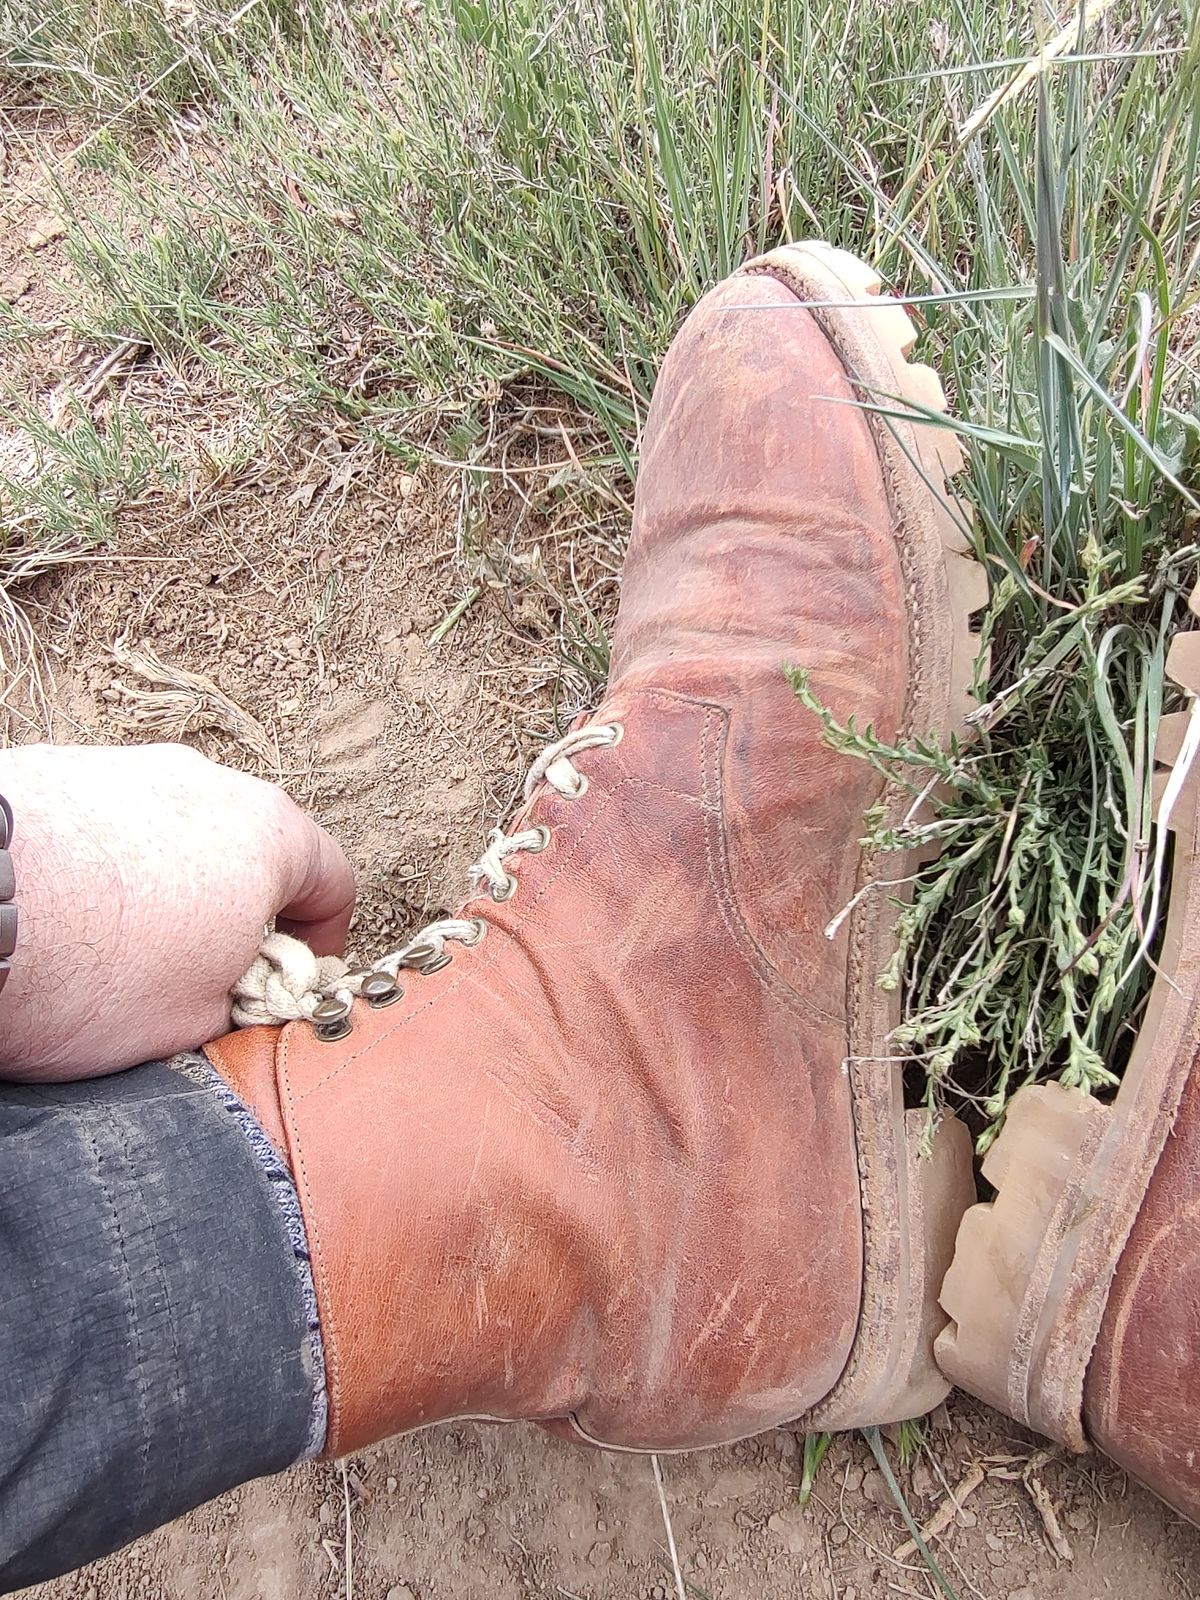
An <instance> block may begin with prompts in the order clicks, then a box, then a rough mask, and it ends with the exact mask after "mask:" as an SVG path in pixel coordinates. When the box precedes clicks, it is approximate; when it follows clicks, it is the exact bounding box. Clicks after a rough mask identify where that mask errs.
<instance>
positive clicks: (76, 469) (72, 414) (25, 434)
mask: <svg viewBox="0 0 1200 1600" xmlns="http://www.w3.org/2000/svg"><path fill="white" fill-rule="evenodd" d="M5 414H6V419H7V420H8V422H9V423H10V425H15V426H14V427H13V431H12V432H11V433H10V434H9V435H8V438H7V441H6V444H7V448H6V450H5V454H4V468H5V470H4V473H3V476H2V477H0V579H3V581H4V582H5V583H11V582H14V581H17V580H20V579H28V578H30V577H33V576H36V575H37V574H38V573H39V572H43V571H45V570H47V569H48V568H49V567H51V566H53V565H55V564H56V563H57V562H60V561H61V560H63V559H64V558H66V559H69V558H70V557H71V556H73V555H75V554H77V553H80V552H81V551H86V550H87V549H88V548H89V547H91V546H95V545H99V544H103V543H106V542H108V541H110V540H111V538H112V535H113V530H114V526H115V522H116V519H117V517H118V516H119V515H120V514H121V513H122V512H123V511H128V510H129V509H130V508H131V507H132V506H133V505H134V504H135V503H136V501H137V500H138V499H139V498H140V497H141V496H142V495H143V494H145V493H146V492H147V491H149V490H151V489H158V488H161V487H162V486H163V485H165V484H169V483H172V482H174V481H176V480H177V477H178V467H177V463H176V462H175V461H174V459H173V458H172V456H171V455H170V453H169V452H168V451H167V450H166V449H165V448H164V447H163V446H162V445H160V444H159V443H158V442H157V441H156V440H155V439H154V437H153V435H152V434H151V432H150V430H149V428H148V427H147V426H146V423H145V421H144V420H143V418H142V417H141V415H140V414H139V413H138V412H137V411H136V410H135V409H134V408H132V407H130V406H114V407H112V408H111V410H110V412H109V415H108V417H107V420H106V421H105V423H104V424H103V425H102V426H101V425H98V424H97V423H96V421H95V420H94V419H93V418H92V417H91V416H90V415H89V414H88V413H87V412H86V411H85V410H84V409H83V408H82V407H81V406H79V405H78V404H70V405H67V406H66V407H64V409H63V410H62V411H61V412H60V413H59V414H57V415H56V417H55V419H54V421H53V422H49V421H47V420H46V418H45V417H44V416H43V415H42V413H41V412H40V411H39V410H38V409H37V407H35V406H33V405H31V404H30V403H29V402H28V401H24V400H21V399H19V398H18V397H16V396H12V395H10V396H8V397H7V399H6V402H5Z"/></svg>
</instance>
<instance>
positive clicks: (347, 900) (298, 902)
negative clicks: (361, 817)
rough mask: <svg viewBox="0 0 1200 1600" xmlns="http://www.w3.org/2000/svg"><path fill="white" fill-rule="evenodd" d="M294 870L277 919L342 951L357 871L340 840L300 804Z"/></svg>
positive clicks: (329, 951)
mask: <svg viewBox="0 0 1200 1600" xmlns="http://www.w3.org/2000/svg"><path fill="white" fill-rule="evenodd" d="M295 817H296V819H297V822H296V840H295V846H294V851H293V859H292V862H291V867H292V871H291V873H290V876H289V879H288V880H287V881H286V884H285V889H284V896H285V900H284V904H283V905H282V906H280V907H279V908H278V911H277V913H276V919H275V920H276V924H277V926H278V927H279V928H280V929H281V930H282V931H283V932H284V933H291V934H294V935H295V936H296V938H297V939H303V940H304V942H305V944H307V945H308V946H309V947H310V948H311V949H312V951H313V953H314V954H315V955H319V956H340V955H342V954H343V952H344V951H345V948H346V934H347V932H348V931H349V928H350V916H351V913H352V912H353V910H354V873H353V871H352V869H351V866H350V863H349V861H347V859H346V856H345V852H344V851H343V850H342V847H341V845H340V844H338V842H337V840H336V839H334V838H333V837H332V836H331V835H330V834H328V833H326V832H325V830H324V828H321V827H318V826H317V824H316V823H315V822H314V821H313V820H312V818H311V817H307V816H305V814H304V813H303V812H302V811H301V810H300V809H299V808H298V807H297V808H296V811H295Z"/></svg>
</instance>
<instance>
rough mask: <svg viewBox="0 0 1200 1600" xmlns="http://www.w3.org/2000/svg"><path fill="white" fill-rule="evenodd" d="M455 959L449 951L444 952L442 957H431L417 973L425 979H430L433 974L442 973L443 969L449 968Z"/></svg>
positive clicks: (422, 964)
mask: <svg viewBox="0 0 1200 1600" xmlns="http://www.w3.org/2000/svg"><path fill="white" fill-rule="evenodd" d="M453 959H454V957H453V956H452V955H451V954H450V952H449V950H443V951H442V952H441V954H440V955H436V956H431V957H430V959H429V960H428V961H424V962H422V963H421V965H420V966H419V967H418V968H417V971H418V972H419V973H420V974H421V976H422V977H423V978H428V977H431V976H432V974H433V973H435V972H440V971H441V970H442V968H443V967H448V966H449V965H450V963H451V961H453Z"/></svg>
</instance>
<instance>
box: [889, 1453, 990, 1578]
mask: <svg viewBox="0 0 1200 1600" xmlns="http://www.w3.org/2000/svg"><path fill="white" fill-rule="evenodd" d="M986 1477H987V1472H986V1470H985V1468H984V1467H983V1465H982V1464H981V1463H980V1462H978V1461H977V1462H975V1464H974V1465H973V1466H972V1467H971V1468H970V1470H969V1471H968V1472H966V1473H965V1474H964V1475H963V1477H962V1478H961V1479H960V1480H959V1482H958V1483H956V1484H955V1486H954V1488H953V1489H951V1491H950V1493H949V1494H948V1495H947V1496H946V1498H945V1499H944V1500H943V1501H942V1503H941V1505H940V1506H938V1508H937V1510H936V1511H935V1512H934V1513H933V1515H932V1516H931V1517H930V1519H929V1521H928V1522H926V1523H925V1524H924V1525H923V1527H922V1528H921V1537H922V1538H923V1539H924V1540H925V1542H926V1544H929V1543H930V1542H931V1541H932V1540H934V1539H936V1538H937V1536H938V1534H939V1533H944V1532H945V1530H946V1529H947V1528H948V1527H949V1526H950V1524H951V1523H952V1522H953V1521H954V1519H955V1517H957V1515H958V1513H959V1512H960V1511H961V1510H962V1508H963V1505H964V1504H965V1502H966V1500H967V1499H968V1498H969V1496H971V1495H973V1494H974V1493H975V1491H976V1489H978V1488H979V1485H980V1484H981V1483H982V1482H983V1480H984V1479H985V1478H986ZM916 1553H917V1542H916V1540H915V1539H906V1540H905V1542H904V1543H903V1544H902V1545H898V1546H897V1548H896V1549H895V1550H893V1551H892V1560H893V1561H910V1560H911V1559H912V1557H913V1556H915V1555H916Z"/></svg>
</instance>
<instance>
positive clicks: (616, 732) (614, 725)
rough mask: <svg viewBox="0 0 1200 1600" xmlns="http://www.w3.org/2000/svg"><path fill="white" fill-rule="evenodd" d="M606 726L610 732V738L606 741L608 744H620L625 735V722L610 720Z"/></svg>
mask: <svg viewBox="0 0 1200 1600" xmlns="http://www.w3.org/2000/svg"><path fill="white" fill-rule="evenodd" d="M607 726H608V728H609V730H610V731H611V733H612V738H611V739H610V740H609V741H608V742H609V746H610V747H611V746H613V745H618V744H620V742H621V740H622V739H623V738H624V737H625V724H624V723H623V722H610V723H608V724H607Z"/></svg>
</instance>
